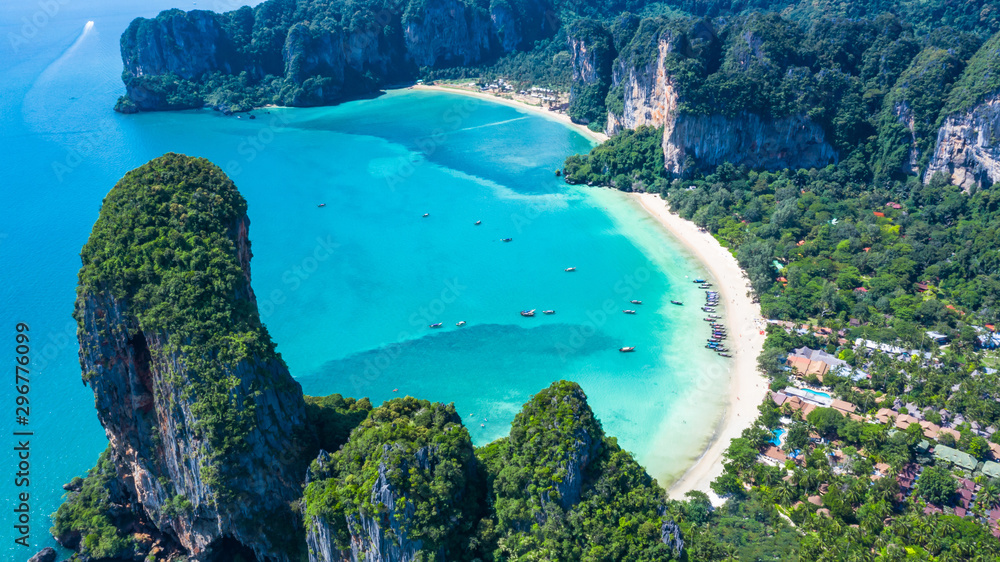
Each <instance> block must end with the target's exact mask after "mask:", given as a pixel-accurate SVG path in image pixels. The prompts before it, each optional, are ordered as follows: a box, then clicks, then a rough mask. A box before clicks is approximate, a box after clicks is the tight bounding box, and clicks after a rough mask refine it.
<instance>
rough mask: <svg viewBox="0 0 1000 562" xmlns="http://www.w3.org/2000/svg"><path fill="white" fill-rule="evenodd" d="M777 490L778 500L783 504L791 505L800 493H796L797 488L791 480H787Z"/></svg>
mask: <svg viewBox="0 0 1000 562" xmlns="http://www.w3.org/2000/svg"><path fill="white" fill-rule="evenodd" d="M777 492H778V494H777V495H778V501H780V502H781V504H782V505H790V504H791V503H792V500H793V499H795V497H796V496H797V495H798V494H797V493H796V492H797V490H796V489H795V486H792V484H791V482H785V483H783V484H781V485H780V486H778V490H777Z"/></svg>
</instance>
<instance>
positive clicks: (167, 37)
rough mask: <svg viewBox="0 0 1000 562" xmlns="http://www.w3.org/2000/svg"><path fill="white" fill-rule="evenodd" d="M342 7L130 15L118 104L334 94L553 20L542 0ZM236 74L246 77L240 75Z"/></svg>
mask: <svg viewBox="0 0 1000 562" xmlns="http://www.w3.org/2000/svg"><path fill="white" fill-rule="evenodd" d="M345 8H347V7H345V6H343V5H340V4H336V3H333V4H329V5H327V4H318V3H316V4H310V3H302V4H301V5H297V4H295V3H288V2H282V1H280V0H269V1H268V2H264V3H263V4H261V5H259V6H257V7H256V8H253V9H251V8H241V9H240V10H237V11H234V12H227V13H225V14H216V13H213V12H207V11H201V10H195V11H191V12H186V13H185V12H182V11H180V10H169V11H165V12H162V13H161V14H160V15H158V16H157V17H156V18H151V19H147V18H137V19H136V20H135V21H133V22H132V24H131V25H130V26H129V28H128V29H127V30H126V31H125V33H124V34H123V35H122V39H121V51H122V62H123V63H124V67H125V72H124V73H123V80H124V82H125V86H126V91H127V93H126V96H124V97H123V98H122V99H121V100H119V105H118V107H117V109H118V110H119V111H123V112H133V111H153V110H163V109H178V108H184V107H200V106H202V105H204V104H206V103H212V104H213V105H218V106H223V107H227V108H229V107H236V108H237V109H249V108H251V107H253V106H254V105H259V104H261V103H271V102H273V101H275V100H276V99H277V100H278V101H281V102H282V103H285V104H288V105H296V106H308V105H319V104H329V103H335V102H337V101H340V100H342V99H346V98H349V97H353V96H356V95H361V94H365V93H368V92H373V91H376V90H377V89H378V88H379V87H381V86H383V85H385V84H389V83H394V82H399V81H401V80H405V79H411V78H413V77H414V76H416V75H417V72H418V69H419V68H420V67H441V66H466V65H474V64H478V63H480V62H483V61H485V60H488V59H491V58H495V57H497V56H499V55H501V54H503V53H508V52H511V51H513V50H515V49H518V48H531V46H532V45H533V42H534V41H535V40H537V39H541V38H545V37H548V36H550V35H551V34H552V33H554V32H555V30H556V29H557V28H558V25H559V22H558V19H556V18H554V17H552V16H551V14H552V7H551V3H550V2H547V1H546V0H523V1H516V2H511V1H508V0H498V1H496V2H493V3H491V4H490V5H489V6H484V5H482V4H480V3H476V2H466V1H463V0H429V1H427V2H404V3H389V2H379V1H376V0H373V1H371V2H359V3H356V4H352V5H351V6H349V8H350V9H345ZM279 63H280V64H279ZM241 72H246V73H247V74H246V79H242V78H241V81H239V82H237V81H235V77H236V75H239V74H240V73H241ZM210 77H211V83H209V78H210ZM227 81H228V82H227ZM223 82H227V84H226V86H221V84H222V83H223ZM248 86H249V87H248Z"/></svg>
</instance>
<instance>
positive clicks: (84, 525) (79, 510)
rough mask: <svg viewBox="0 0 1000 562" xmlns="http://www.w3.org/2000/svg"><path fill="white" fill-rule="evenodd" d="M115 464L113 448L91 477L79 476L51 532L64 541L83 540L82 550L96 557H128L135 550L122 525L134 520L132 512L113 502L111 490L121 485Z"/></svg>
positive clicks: (66, 542) (107, 451) (77, 541)
mask: <svg viewBox="0 0 1000 562" xmlns="http://www.w3.org/2000/svg"><path fill="white" fill-rule="evenodd" d="M116 477H117V475H116V473H115V465H114V463H112V462H111V458H110V456H109V450H105V451H104V452H103V453H101V457H100V458H99V459H98V460H97V466H95V467H94V468H92V469H90V471H88V472H87V477H86V478H83V479H75V480H74V481H73V482H72V483H71V486H73V487H75V488H78V489H76V490H73V491H70V492H67V494H66V501H65V503H63V504H62V505H60V506H59V509H58V511H56V512H55V513H54V514H52V528H51V529H49V532H50V533H52V535H53V536H55V537H59V540H60V541H61V542H62V543H63V544H74V543H78V544H79V552H80V554H83V555H85V556H89V557H91V558H95V559H102V558H117V557H121V558H126V557H128V556H131V555H132V553H133V552H134V550H135V543H134V541H133V540H132V538H131V537H129V536H127V535H125V534H124V533H123V532H122V531H121V530H120V529H121V528H123V527H127V526H128V523H130V522H131V520H132V518H131V514H130V513H129V512H128V511H126V510H125V509H124V508H123V507H122V506H115V505H113V504H112V502H111V490H112V489H114V488H117V486H118V484H117V483H116V482H115V478H116Z"/></svg>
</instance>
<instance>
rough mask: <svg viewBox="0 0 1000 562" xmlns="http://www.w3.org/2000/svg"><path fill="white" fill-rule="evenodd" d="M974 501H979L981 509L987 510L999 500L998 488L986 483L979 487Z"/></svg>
mask: <svg viewBox="0 0 1000 562" xmlns="http://www.w3.org/2000/svg"><path fill="white" fill-rule="evenodd" d="M976 502H977V503H979V505H980V506H981V508H982V510H983V511H989V510H991V509H993V508H994V507H995V506H996V505H997V502H1000V490H998V489H997V486H994V485H993V484H987V485H985V486H983V487H982V488H980V489H979V493H978V494H977V495H976Z"/></svg>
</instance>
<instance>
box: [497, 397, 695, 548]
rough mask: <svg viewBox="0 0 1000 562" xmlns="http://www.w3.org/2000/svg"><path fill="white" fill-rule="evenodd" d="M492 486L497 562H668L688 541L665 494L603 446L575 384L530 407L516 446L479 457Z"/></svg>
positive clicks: (514, 431) (608, 443)
mask: <svg viewBox="0 0 1000 562" xmlns="http://www.w3.org/2000/svg"><path fill="white" fill-rule="evenodd" d="M478 455H479V457H480V458H481V459H482V461H483V463H484V464H485V465H486V470H487V473H488V475H489V481H490V489H491V492H490V500H491V503H492V506H493V517H495V519H494V520H492V521H491V522H490V524H489V525H486V526H484V528H485V529H488V533H487V537H484V539H486V540H487V542H492V540H495V541H496V544H497V547H496V548H497V550H496V551H495V552H494V553H493V557H492V558H491V559H493V560H509V561H515V560H537V559H539V557H541V558H542V559H549V560H566V561H569V560H629V561H646V560H648V561H653V560H671V559H674V557H675V556H680V554H681V551H682V548H683V540H682V539H681V537H680V534H681V532H680V530H679V528H678V527H676V526H675V525H674V524H673V516H676V515H677V514H676V513H674V514H670V513H668V510H669V509H674V510H676V508H677V506H673V505H668V501H667V499H666V494H665V493H664V491H663V489H662V488H660V487H659V486H658V485H657V484H656V482H655V481H654V480H653V479H652V478H650V477H649V475H648V474H646V472H645V471H644V470H643V469H642V467H640V466H639V465H638V463H636V462H635V460H634V459H633V458H632V455H630V454H629V453H628V452H626V451H623V450H622V449H621V448H620V447H619V446H618V443H617V441H616V440H615V439H614V438H610V437H605V435H604V432H603V430H602V429H601V424H600V422H599V421H598V420H597V419H596V418H595V417H594V414H593V412H592V411H591V409H590V406H588V405H587V397H586V395H585V394H584V393H583V390H582V389H581V388H580V386H579V385H577V384H576V383H572V382H568V381H558V382H555V383H553V384H552V385H551V386H550V387H549V388H547V389H545V390H542V391H541V392H539V393H538V394H536V395H535V396H533V397H532V399H531V401H529V402H528V403H527V404H525V405H524V408H523V409H522V410H521V412H520V413H519V414H518V415H517V416H516V417H515V419H514V422H513V423H512V424H511V434H510V437H507V438H504V439H501V440H499V441H496V442H494V443H491V444H490V445H487V446H486V447H483V448H482V449H480V450H479V451H478Z"/></svg>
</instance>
